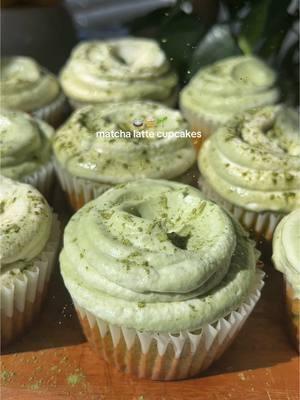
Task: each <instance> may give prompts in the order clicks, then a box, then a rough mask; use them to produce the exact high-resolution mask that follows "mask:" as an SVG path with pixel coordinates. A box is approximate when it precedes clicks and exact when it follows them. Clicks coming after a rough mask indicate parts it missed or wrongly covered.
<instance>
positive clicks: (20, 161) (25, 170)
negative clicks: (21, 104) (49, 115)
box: [0, 109, 54, 179]
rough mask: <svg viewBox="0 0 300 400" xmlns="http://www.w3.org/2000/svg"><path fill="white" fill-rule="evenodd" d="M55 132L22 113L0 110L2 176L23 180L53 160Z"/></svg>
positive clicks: (39, 121)
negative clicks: (52, 151) (52, 150)
mask: <svg viewBox="0 0 300 400" xmlns="http://www.w3.org/2000/svg"><path fill="white" fill-rule="evenodd" d="M53 135H54V130H53V128H52V127H51V126H49V125H48V124H46V123H45V122H43V121H41V120H38V119H36V118H32V117H31V116H30V115H29V114H26V113H23V112H21V111H12V110H4V109H1V110H0V140H1V147H0V165H1V174H2V175H4V176H7V177H9V178H12V179H21V178H23V177H24V176H26V175H29V174H32V173H33V172H35V171H36V170H38V169H39V168H40V167H41V166H42V165H44V164H46V163H47V162H48V161H50V157H51V139H52V137H53Z"/></svg>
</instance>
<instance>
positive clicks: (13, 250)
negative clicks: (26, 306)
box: [0, 176, 52, 279]
mask: <svg viewBox="0 0 300 400" xmlns="http://www.w3.org/2000/svg"><path fill="white" fill-rule="evenodd" d="M51 226H52V211H51V209H50V207H49V205H48V204H47V202H46V200H45V199H44V197H43V196H42V195H41V194H40V193H39V192H38V191H37V190H36V189H35V188H33V187H32V186H30V185H27V184H24V183H19V182H16V181H13V180H11V179H8V178H5V177H3V176H1V177H0V249H1V252H0V264H1V279H2V278H3V279H6V278H9V277H8V275H9V272H11V271H12V270H18V271H19V270H22V269H23V268H26V267H29V266H30V265H31V264H30V263H31V261H32V260H33V259H34V258H35V257H36V256H37V255H38V254H40V253H41V251H42V250H43V248H44V247H45V244H46V242H47V241H48V239H49V236H50V231H51Z"/></svg>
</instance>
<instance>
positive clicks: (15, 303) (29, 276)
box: [1, 214, 60, 346]
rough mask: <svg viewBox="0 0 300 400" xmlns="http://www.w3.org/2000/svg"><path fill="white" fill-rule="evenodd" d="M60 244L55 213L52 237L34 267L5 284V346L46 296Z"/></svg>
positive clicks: (24, 327) (2, 324) (28, 322)
mask: <svg viewBox="0 0 300 400" xmlns="http://www.w3.org/2000/svg"><path fill="white" fill-rule="evenodd" d="M59 243H60V228H59V221H58V219H57V216H56V215H55V214H54V218H53V226H52V231H51V235H50V238H49V240H48V242H47V244H46V246H45V248H44V249H43V251H42V252H41V254H40V255H39V256H37V257H36V260H35V261H34V263H33V265H32V267H30V268H28V269H25V270H24V271H22V272H21V273H20V274H17V275H15V276H14V277H11V281H10V282H9V283H8V284H5V285H4V284H1V345H2V346H3V345H7V344H8V343H10V342H11V341H12V340H13V339H15V338H16V337H17V336H19V335H20V334H21V333H22V332H24V331H25V329H26V328H27V327H28V326H29V325H30V323H31V322H32V320H33V319H34V317H35V316H36V315H37V314H38V312H39V310H40V308H41V305H42V302H43V300H44V298H45V296H46V293H47V288H48V283H49V280H50V276H51V273H52V271H53V268H54V265H55V263H56V261H57V253H58V249H59Z"/></svg>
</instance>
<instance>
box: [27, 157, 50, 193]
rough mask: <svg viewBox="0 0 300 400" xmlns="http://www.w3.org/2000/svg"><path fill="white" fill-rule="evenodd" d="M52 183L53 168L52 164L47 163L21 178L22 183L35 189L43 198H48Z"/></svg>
mask: <svg viewBox="0 0 300 400" xmlns="http://www.w3.org/2000/svg"><path fill="white" fill-rule="evenodd" d="M53 181H54V167H53V162H52V161H49V162H48V163H47V164H45V165H42V166H41V167H40V168H39V169H37V170H36V171H34V172H33V173H32V174H30V175H26V176H24V177H23V178H22V182H24V183H28V184H29V185H32V186H34V187H35V188H37V189H38V190H39V191H40V192H41V193H43V195H44V196H45V197H49V194H50V191H51V187H52V183H53Z"/></svg>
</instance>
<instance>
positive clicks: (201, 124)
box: [180, 105, 220, 140]
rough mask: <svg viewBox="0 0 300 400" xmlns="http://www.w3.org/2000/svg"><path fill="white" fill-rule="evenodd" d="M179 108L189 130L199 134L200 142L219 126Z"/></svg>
mask: <svg viewBox="0 0 300 400" xmlns="http://www.w3.org/2000/svg"><path fill="white" fill-rule="evenodd" d="M180 108H181V112H182V114H183V116H184V117H185V119H186V120H187V121H188V124H189V126H190V128H191V129H192V130H194V131H200V132H201V134H202V137H201V139H202V140H205V139H206V138H207V137H208V136H210V135H211V134H212V133H213V132H215V130H216V129H217V128H218V127H219V126H220V124H219V123H217V122H214V121H212V120H211V119H209V118H207V117H205V116H203V115H200V114H197V113H195V112H193V111H191V110H190V109H189V108H187V107H185V106H183V105H181V107H180Z"/></svg>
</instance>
